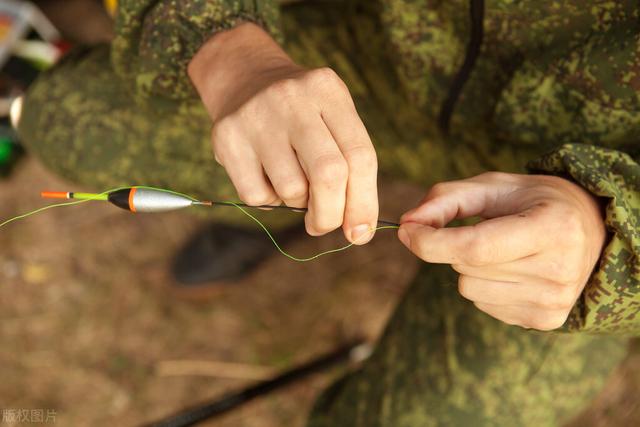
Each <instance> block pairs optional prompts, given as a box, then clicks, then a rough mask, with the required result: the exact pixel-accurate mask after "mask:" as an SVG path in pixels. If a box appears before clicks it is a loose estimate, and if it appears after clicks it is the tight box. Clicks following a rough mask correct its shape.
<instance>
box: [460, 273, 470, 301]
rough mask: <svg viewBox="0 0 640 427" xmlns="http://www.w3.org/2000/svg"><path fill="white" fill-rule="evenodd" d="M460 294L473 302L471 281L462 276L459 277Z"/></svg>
mask: <svg viewBox="0 0 640 427" xmlns="http://www.w3.org/2000/svg"><path fill="white" fill-rule="evenodd" d="M458 293H459V294H460V295H462V296H463V297H464V298H466V299H468V300H473V298H472V295H471V286H470V283H469V279H468V277H467V276H464V275H462V274H461V275H460V276H459V277H458Z"/></svg>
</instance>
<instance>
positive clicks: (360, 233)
mask: <svg viewBox="0 0 640 427" xmlns="http://www.w3.org/2000/svg"><path fill="white" fill-rule="evenodd" d="M367 233H368V234H369V236H367V237H365V234H367ZM372 237H373V233H372V232H371V226H370V225H369V224H360V225H356V226H355V227H353V228H352V229H351V241H352V242H353V243H357V244H359V245H360V244H363V243H367V242H368V241H369V240H371V238H372Z"/></svg>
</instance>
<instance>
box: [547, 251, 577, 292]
mask: <svg viewBox="0 0 640 427" xmlns="http://www.w3.org/2000/svg"><path fill="white" fill-rule="evenodd" d="M558 258H559V259H554V260H551V261H549V262H547V265H546V268H545V270H546V274H547V276H548V277H549V278H550V279H551V280H553V281H554V282H556V283H560V284H562V285H574V284H577V283H578V282H579V280H580V272H579V271H578V269H577V268H575V266H574V263H571V262H567V261H568V260H567V257H566V256H565V257H562V258H560V256H559V257H558ZM575 265H577V263H576V264H575Z"/></svg>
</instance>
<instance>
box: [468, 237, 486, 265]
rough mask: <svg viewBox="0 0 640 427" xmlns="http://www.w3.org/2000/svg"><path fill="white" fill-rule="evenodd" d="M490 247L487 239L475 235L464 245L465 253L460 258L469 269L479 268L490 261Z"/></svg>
mask: <svg viewBox="0 0 640 427" xmlns="http://www.w3.org/2000/svg"><path fill="white" fill-rule="evenodd" d="M492 250H493V249H492V246H491V244H490V243H489V242H488V241H487V238H486V237H484V236H482V235H475V236H473V237H472V238H471V239H469V242H468V244H467V245H466V251H465V252H464V255H462V257H463V258H464V260H465V264H467V265H469V266H471V267H481V266H483V265H486V264H489V263H490V261H491V259H492V253H491V251H492Z"/></svg>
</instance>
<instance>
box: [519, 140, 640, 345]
mask: <svg viewBox="0 0 640 427" xmlns="http://www.w3.org/2000/svg"><path fill="white" fill-rule="evenodd" d="M639 157H640V156H636V157H635V160H634V159H633V158H632V157H631V156H630V155H628V154H625V153H622V152H620V151H615V150H611V149H606V148H602V147H597V146H592V145H583V144H566V145H563V146H561V147H560V148H558V149H557V150H555V151H553V152H551V153H549V154H547V155H545V156H543V157H542V158H541V159H538V160H535V161H533V162H531V163H530V164H529V169H530V170H531V171H534V172H542V173H551V174H554V175H560V176H565V177H567V178H569V179H572V180H574V181H576V182H577V183H579V184H581V185H582V186H583V187H584V188H585V189H587V190H588V191H590V192H591V193H592V194H594V195H596V196H598V197H601V198H603V199H604V200H606V210H605V224H606V226H607V230H608V232H609V235H610V238H609V240H608V242H607V244H606V246H605V248H604V250H603V252H602V254H601V257H600V261H599V264H598V266H597V267H596V269H595V271H594V272H593V274H592V276H591V279H590V281H589V283H587V286H586V287H585V289H584V291H583V293H582V295H581V296H580V298H579V299H578V302H577V303H576V305H575V306H574V307H573V310H572V312H571V314H570V316H569V319H568V321H567V322H566V323H565V325H564V329H565V330H567V331H586V332H593V333H615V334H623V335H638V334H640V164H638V161H637V160H638V158H639Z"/></svg>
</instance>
